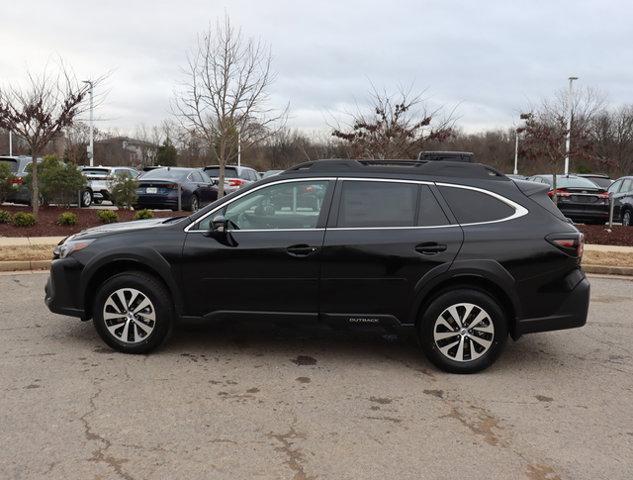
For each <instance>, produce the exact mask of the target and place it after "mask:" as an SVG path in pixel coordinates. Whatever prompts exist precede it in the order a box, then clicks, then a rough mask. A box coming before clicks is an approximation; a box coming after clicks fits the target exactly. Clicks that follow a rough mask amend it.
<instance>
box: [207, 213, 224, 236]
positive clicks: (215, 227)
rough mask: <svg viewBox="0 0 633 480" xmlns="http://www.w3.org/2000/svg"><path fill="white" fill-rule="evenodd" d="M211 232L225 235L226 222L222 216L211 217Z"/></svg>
mask: <svg viewBox="0 0 633 480" xmlns="http://www.w3.org/2000/svg"><path fill="white" fill-rule="evenodd" d="M211 230H212V231H213V232H214V233H226V231H227V221H226V218H224V215H216V216H215V217H213V220H211Z"/></svg>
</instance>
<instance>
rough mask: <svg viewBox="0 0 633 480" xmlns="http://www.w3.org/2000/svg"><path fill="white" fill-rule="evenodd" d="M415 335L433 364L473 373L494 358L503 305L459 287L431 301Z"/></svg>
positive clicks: (502, 334)
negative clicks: (418, 336)
mask: <svg viewBox="0 0 633 480" xmlns="http://www.w3.org/2000/svg"><path fill="white" fill-rule="evenodd" d="M419 335H420V342H421V344H422V349H423V350H424V353H425V354H426V356H427V357H428V359H429V360H430V361H431V362H433V364H435V366H437V367H438V368H440V369H442V370H444V371H447V372H451V373H475V372H478V371H480V370H483V369H485V368H487V367H489V366H490V365H492V364H493V363H494V361H495V360H496V359H497V357H498V356H499V354H500V353H501V351H502V350H503V347H504V345H505V343H506V340H507V336H508V328H507V322H506V318H505V315H504V313H503V309H502V308H501V306H500V305H499V304H498V302H497V301H496V300H495V299H494V298H493V297H492V296H490V295H488V294H487V293H484V292H482V291H479V290H475V289H469V288H459V289H456V290H451V291H447V292H445V293H442V294H440V295H439V296H437V297H436V298H435V299H434V300H433V301H431V303H430V304H429V306H428V308H427V309H426V311H425V312H424V314H423V317H422V319H421V322H420V326H419Z"/></svg>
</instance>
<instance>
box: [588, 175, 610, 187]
mask: <svg viewBox="0 0 633 480" xmlns="http://www.w3.org/2000/svg"><path fill="white" fill-rule="evenodd" d="M586 178H588V179H589V180H591V181H592V182H593V183H595V184H596V185H598V186H599V187H600V188H609V187H610V186H611V183H612V182H611V180H609V179H608V178H603V177H586Z"/></svg>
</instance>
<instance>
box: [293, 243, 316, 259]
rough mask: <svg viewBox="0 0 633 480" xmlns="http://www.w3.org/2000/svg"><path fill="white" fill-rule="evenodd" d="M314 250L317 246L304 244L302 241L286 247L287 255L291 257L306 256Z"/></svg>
mask: <svg viewBox="0 0 633 480" xmlns="http://www.w3.org/2000/svg"><path fill="white" fill-rule="evenodd" d="M316 251H317V247H311V246H310V245H306V244H303V243H302V244H299V245H291V246H289V247H288V248H286V252H287V253H288V255H290V256H293V257H307V256H309V255H312V254H313V253H315V252H316Z"/></svg>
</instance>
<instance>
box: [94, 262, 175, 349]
mask: <svg viewBox="0 0 633 480" xmlns="http://www.w3.org/2000/svg"><path fill="white" fill-rule="evenodd" d="M173 317H174V314H173V306H172V304H171V296H170V294H169V291H168V290H167V288H166V287H165V286H164V285H163V284H162V283H161V282H160V281H159V280H158V279H156V278H155V277H153V276H152V275H148V274H146V273H143V272H126V273H121V274H119V275H115V276H114V277H112V278H110V279H109V280H107V281H106V282H105V283H104V284H103V285H102V286H101V288H99V291H98V292H97V296H96V298H95V302H94V310H93V319H94V325H95V328H96V330H97V333H98V334H99V336H100V337H101V338H102V339H103V341H104V342H105V343H107V344H108V345H109V346H110V347H112V348H114V349H115V350H118V351H120V352H124V353H147V352H150V351H152V350H154V349H155V348H157V347H158V346H160V345H161V344H162V343H163V342H164V341H165V340H166V339H167V337H168V336H169V334H170V332H171V330H172V325H173Z"/></svg>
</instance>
